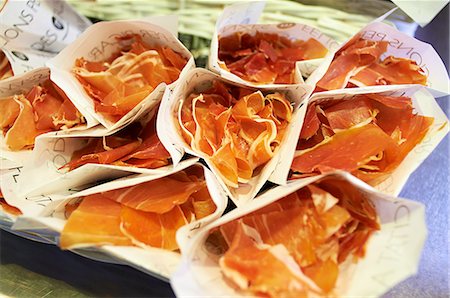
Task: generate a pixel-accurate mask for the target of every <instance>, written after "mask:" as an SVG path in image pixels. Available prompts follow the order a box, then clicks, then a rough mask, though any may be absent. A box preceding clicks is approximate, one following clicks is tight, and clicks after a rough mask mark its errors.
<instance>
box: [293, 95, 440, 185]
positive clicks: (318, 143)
mask: <svg viewBox="0 0 450 298" xmlns="http://www.w3.org/2000/svg"><path fill="white" fill-rule="evenodd" d="M432 123H433V118H431V117H425V116H421V115H417V114H414V110H413V105H412V102H411V98H409V97H404V96H399V97H395V96H384V95H380V94H364V95H357V96H354V97H353V98H351V99H348V100H326V99H324V100H321V101H320V103H317V102H313V103H311V104H310V106H309V107H308V110H307V113H306V118H305V126H304V127H303V129H302V132H301V134H300V138H299V141H298V144H297V149H298V150H297V152H296V154H295V158H294V160H293V163H292V165H291V170H292V172H293V175H292V178H302V177H307V176H311V175H315V174H318V173H324V172H328V171H332V170H335V169H341V170H345V171H349V172H351V173H352V174H354V175H355V176H357V177H359V178H360V179H362V180H364V181H366V182H368V183H370V184H372V185H376V184H379V183H380V182H382V181H383V180H384V179H386V177H387V176H388V174H390V173H392V171H394V170H395V169H396V168H397V166H398V165H399V164H400V163H401V162H402V161H403V159H404V158H405V157H406V155H408V153H409V152H410V151H411V150H412V149H413V148H414V147H415V146H416V145H417V144H419V143H420V142H421V141H422V140H423V138H424V137H425V135H426V134H427V132H428V130H429V128H430V126H431V124H432ZM314 131H315V132H314ZM313 133H314V134H313Z"/></svg>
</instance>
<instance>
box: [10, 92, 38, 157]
mask: <svg viewBox="0 0 450 298" xmlns="http://www.w3.org/2000/svg"><path fill="white" fill-rule="evenodd" d="M14 101H15V102H16V103H17V104H18V105H19V108H20V112H19V115H18V116H17V118H16V120H15V121H14V124H13V125H12V126H11V128H9V129H8V130H7V132H6V135H5V142H6V145H7V146H8V148H9V149H11V150H13V151H18V150H22V149H27V148H31V147H32V146H33V145H34V139H35V138H36V137H37V136H38V135H39V134H41V133H44V132H45V131H39V130H38V129H37V128H36V124H35V122H34V120H33V118H34V115H33V107H32V106H31V104H30V102H29V101H28V100H27V99H26V98H25V97H24V96H23V95H19V96H14Z"/></svg>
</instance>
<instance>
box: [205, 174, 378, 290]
mask: <svg viewBox="0 0 450 298" xmlns="http://www.w3.org/2000/svg"><path fill="white" fill-rule="evenodd" d="M379 229H380V225H379V219H378V216H377V212H376V210H375V208H374V206H373V205H372V203H371V201H369V200H368V199H367V198H366V197H364V196H362V195H361V193H359V191H358V190H357V189H356V188H355V187H354V186H352V185H351V184H350V183H348V182H347V181H343V180H341V179H336V178H329V179H325V180H321V181H318V182H316V183H313V184H310V185H308V186H306V187H303V188H301V189H299V190H297V191H295V192H293V193H291V194H289V195H287V196H286V197H283V198H281V199H279V200H277V201H275V202H273V203H271V204H269V205H266V206H265V207H263V208H261V209H258V210H256V211H254V212H252V213H249V214H246V215H244V216H242V217H240V218H238V219H235V220H233V221H229V222H227V223H225V224H223V225H220V226H219V227H217V228H215V229H212V230H211V231H210V232H209V233H210V235H209V237H208V239H207V240H206V243H208V242H209V243H210V245H209V247H216V250H217V251H223V252H224V254H223V255H222V256H221V257H220V259H219V266H220V268H221V271H222V273H223V276H224V278H225V279H226V280H228V281H229V282H230V284H231V285H232V286H233V287H235V288H236V289H237V290H238V292H239V293H246V294H250V295H256V296H264V297H291V296H292V297H307V296H308V295H313V296H322V295H323V296H327V295H331V296H332V295H333V294H334V293H333V290H334V288H335V286H336V282H337V280H338V277H339V274H341V273H340V270H342V268H343V267H342V268H341V265H342V264H343V263H345V262H348V261H349V260H350V261H351V262H353V263H355V262H357V261H358V259H359V258H362V257H364V254H365V246H366V243H367V241H368V240H369V238H370V237H371V235H372V234H373V233H374V232H375V231H377V230H379Z"/></svg>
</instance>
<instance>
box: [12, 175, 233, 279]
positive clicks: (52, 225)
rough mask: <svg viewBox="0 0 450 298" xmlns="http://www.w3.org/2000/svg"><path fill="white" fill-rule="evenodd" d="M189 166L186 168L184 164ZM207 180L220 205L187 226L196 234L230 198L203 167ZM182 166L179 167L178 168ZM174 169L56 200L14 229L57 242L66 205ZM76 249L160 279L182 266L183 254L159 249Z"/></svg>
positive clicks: (120, 247)
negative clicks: (52, 238) (50, 238)
mask: <svg viewBox="0 0 450 298" xmlns="http://www.w3.org/2000/svg"><path fill="white" fill-rule="evenodd" d="M185 168H187V167H185ZM203 168H204V173H205V179H206V183H207V187H208V190H209V192H210V195H211V197H212V199H213V201H214V203H215V204H216V206H217V209H216V211H215V212H214V213H213V214H211V215H209V216H207V217H205V218H202V219H200V220H197V221H193V222H191V223H189V224H188V225H186V226H184V229H186V230H188V231H191V233H195V231H196V230H199V229H200V228H201V227H203V226H205V225H207V224H209V223H210V222H212V221H214V220H215V219H217V218H218V217H220V216H221V215H222V213H223V211H224V210H225V208H226V205H227V197H226V195H225V194H224V193H223V191H222V189H221V187H220V185H219V184H218V183H217V180H216V178H215V177H214V175H213V174H212V173H211V172H210V171H209V170H208V169H207V168H206V167H204V166H203ZM179 170H180V169H177V171H179ZM174 172H175V171H172V172H167V173H165V174H164V175H158V176H156V175H155V176H149V175H142V174H141V175H135V176H132V177H125V178H122V179H118V180H116V181H112V182H109V183H106V184H102V185H99V186H96V187H94V188H90V189H86V190H84V191H81V192H78V193H74V194H72V195H69V196H67V195H66V196H65V197H64V198H61V200H59V201H57V200H55V201H53V203H52V204H49V205H48V206H47V208H45V209H41V212H39V213H35V215H33V216H23V217H19V218H18V219H17V221H16V222H15V224H14V225H13V229H14V230H16V231H20V232H33V231H34V232H38V233H39V234H44V235H52V236H53V237H54V239H55V244H57V242H58V235H59V233H60V232H61V231H62V229H63V228H64V225H65V222H66V218H65V216H64V206H65V205H66V204H67V203H68V202H70V201H71V200H73V199H76V198H79V197H82V196H86V195H89V194H94V193H98V192H102V191H107V190H112V189H117V188H122V187H127V186H132V185H136V184H139V183H143V182H147V181H152V180H156V179H158V178H161V177H165V176H168V175H170V174H173V173H174ZM74 252H76V253H79V254H81V255H84V256H87V257H89V258H94V259H100V260H101V261H108V262H111V261H114V262H119V263H122V264H127V265H130V266H132V267H135V268H136V269H138V270H141V271H144V272H146V273H148V274H151V275H154V276H156V277H158V278H163V279H166V280H167V279H168V278H169V277H170V276H171V275H172V274H173V272H174V271H175V269H176V268H177V266H178V265H179V260H180V254H179V253H176V252H172V251H167V250H164V249H159V248H147V249H143V248H139V247H133V246H110V245H105V246H101V247H91V248H86V249H76V250H74Z"/></svg>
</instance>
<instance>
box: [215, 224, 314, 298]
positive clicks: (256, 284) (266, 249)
mask: <svg viewBox="0 0 450 298" xmlns="http://www.w3.org/2000/svg"><path fill="white" fill-rule="evenodd" d="M243 227H244V225H243V223H242V222H238V224H237V229H236V234H235V236H234V238H233V242H232V243H231V246H230V248H229V249H228V251H227V252H226V254H225V255H224V256H223V257H222V258H221V259H220V262H219V264H220V268H221V269H222V272H223V273H224V275H225V277H226V278H227V279H229V280H230V281H231V282H233V284H235V285H236V286H237V287H238V288H239V289H240V290H244V291H246V292H249V294H253V295H262V296H264V297H305V296H306V295H307V293H308V291H309V290H310V288H309V285H308V283H307V281H306V278H305V277H304V276H303V274H302V272H301V270H300V268H299V266H298V265H297V264H296V263H295V262H294V261H293V260H292V257H291V256H290V255H289V253H288V252H287V251H286V249H285V248H284V247H283V246H282V245H277V246H272V247H270V246H262V245H258V244H257V243H256V242H255V240H254V239H252V238H251V237H250V236H248V235H247V234H246V233H245V231H244V228H243ZM274 272H276V274H274Z"/></svg>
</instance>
